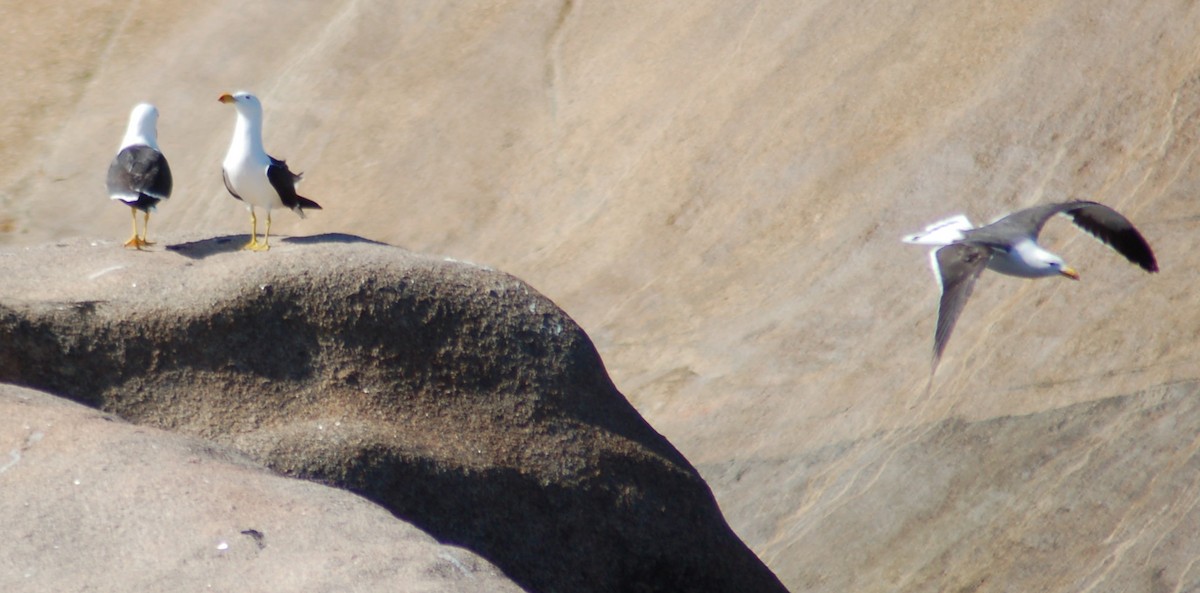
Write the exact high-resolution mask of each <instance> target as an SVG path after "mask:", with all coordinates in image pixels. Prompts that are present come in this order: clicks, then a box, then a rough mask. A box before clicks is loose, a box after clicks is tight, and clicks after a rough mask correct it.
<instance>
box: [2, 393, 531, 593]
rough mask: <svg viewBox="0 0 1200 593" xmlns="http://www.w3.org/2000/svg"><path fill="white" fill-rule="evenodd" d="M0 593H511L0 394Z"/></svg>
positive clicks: (211, 471)
mask: <svg viewBox="0 0 1200 593" xmlns="http://www.w3.org/2000/svg"><path fill="white" fill-rule="evenodd" d="M0 491H2V492H3V493H4V495H3V496H0V517H3V525H4V537H5V545H4V546H2V547H0V590H3V591H7V592H10V593H18V592H29V593H38V592H42V591H103V592H113V593H118V592H120V593H124V592H128V591H144V592H160V591H161V592H168V591H204V590H212V591H243V592H247V593H259V592H261V593H269V592H275V591H346V590H353V591H363V592H364V593H365V592H371V593H375V592H378V593H385V592H386V593H418V592H426V591H447V592H454V593H473V592H474V593H492V592H504V593H517V592H519V591H521V588H520V587H517V586H516V584H514V583H513V582H512V581H510V580H509V579H508V578H507V577H505V576H504V575H503V574H502V573H501V572H500V571H499V570H497V569H496V568H495V567H494V566H492V565H491V564H489V563H488V562H486V561H485V560H483V559H481V558H479V557H478V556H477V555H475V554H472V553H471V552H468V551H466V550H463V549H461V548H455V547H453V546H447V545H444V544H439V543H437V542H436V541H435V540H434V539H433V538H432V537H430V536H429V535H428V534H426V533H423V532H422V531H421V530H419V529H417V528H415V527H413V526H412V525H409V524H407V523H405V522H403V521H397V520H395V519H394V518H392V517H391V515H389V514H388V512H387V511H386V510H384V509H382V508H380V507H379V506H378V505H375V504H372V503H370V502H369V501H366V500H363V499H362V498H361V497H358V496H355V495H353V494H350V493H348V492H345V491H342V490H335V489H332V488H327V487H325V486H321V485H318V484H313V483H311V482H305V481H300V480H290V479H286V478H282V477H280V476H278V475H276V474H273V473H272V472H270V471H269V470H267V469H266V468H264V467H262V466H261V465H258V464H256V463H254V462H252V461H250V460H249V459H247V458H246V457H245V456H244V455H241V454H238V453H236V452H235V451H233V450H231V449H229V448H228V447H222V446H219V445H215V444H213V443H212V442H210V441H205V440H202V439H197V438H194V437H185V436H181V435H177V434H171V433H168V432H165V431H162V430H158V429H154V428H149V427H145V426H134V425H130V424H128V423H126V422H124V421H122V420H120V419H119V418H116V417H115V416H113V415H111V414H104V413H101V412H98V411H96V410H94V409H90V408H86V407H83V406H80V405H78V404H74V403H71V402H68V401H66V400H64V399H62V398H58V397H54V396H51V395H48V394H45V393H41V392H36V391H32V390H28V389H23V388H19V387H13V386H11V385H0Z"/></svg>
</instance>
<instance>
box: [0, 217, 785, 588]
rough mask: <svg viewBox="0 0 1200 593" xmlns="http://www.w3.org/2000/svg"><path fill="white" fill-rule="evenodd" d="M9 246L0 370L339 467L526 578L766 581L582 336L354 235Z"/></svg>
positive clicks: (227, 441)
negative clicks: (254, 246)
mask: <svg viewBox="0 0 1200 593" xmlns="http://www.w3.org/2000/svg"><path fill="white" fill-rule="evenodd" d="M244 242H245V240H244V239H243V238H241V237H238V238H214V239H204V240H198V241H192V242H183V243H179V244H173V245H167V246H166V249H164V250H161V251H157V252H136V251H127V250H121V249H112V248H111V247H109V246H108V245H100V246H95V245H89V244H87V243H83V242H76V243H70V244H62V245H58V246H45V247H41V248H34V249H25V250H20V251H19V252H15V253H14V252H11V251H10V252H9V254H8V255H11V256H12V257H4V258H3V259H2V262H3V264H4V267H5V269H6V271H7V272H8V275H9V278H8V281H7V282H6V283H5V285H4V286H3V287H2V288H0V380H2V381H8V382H13V383H19V384H22V385H28V386H33V387H36V388H39V389H44V390H47V391H49V392H52V393H56V394H61V395H63V396H66V397H70V398H71V399H74V400H77V401H80V402H83V403H87V404H89V405H92V406H96V407H97V408H99V409H101V410H104V411H107V412H111V413H114V414H117V415H118V416H120V417H122V418H125V419H128V420H130V421H132V422H134V423H137V424H141V425H149V426H155V427H160V428H166V429H170V430H173V431H177V432H182V433H186V434H189V435H194V436H198V437H204V438H208V439H211V440H213V441H215V442H218V443H221V444H224V445H229V446H232V447H234V448H236V449H238V450H240V451H242V452H243V453H245V454H247V455H249V456H250V457H252V458H254V459H255V460H258V461H260V462H262V463H264V464H265V465H267V466H268V467H270V468H272V469H275V470H276V471H279V472H281V473H283V474H285V475H289V476H296V477H302V478H308V479H313V480H318V481H321V482H325V483H328V484H332V485H337V486H341V487H345V488H348V489H350V490H352V491H354V492H357V493H360V494H362V495H364V496H366V497H367V498H370V499H371V500H374V501H377V502H379V503H380V504H382V505H383V506H385V507H386V508H388V509H390V510H391V511H393V512H394V513H396V515H398V516H399V517H401V518H404V519H406V520H408V521H411V522H412V523H414V524H415V525H417V526H419V527H421V528H423V529H425V530H426V531H428V532H429V533H431V534H432V535H434V536H435V537H437V538H438V539H439V540H441V541H444V542H449V543H453V544H456V545H461V546H464V547H467V548H469V549H471V550H474V551H476V552H477V553H479V554H481V555H483V556H484V557H485V558H487V559H488V560H490V561H491V562H493V563H494V564H496V565H497V566H499V567H500V568H501V569H503V570H504V571H505V572H506V573H507V574H508V575H510V576H511V577H512V578H513V579H514V580H516V581H517V582H518V583H521V584H522V585H523V586H525V587H528V588H530V589H532V590H536V591H567V590H569V591H597V592H600V591H643V590H645V591H668V590H688V591H697V592H702V591H714V592H715V591H731V592H732V591H782V590H783V587H782V586H781V585H780V584H779V583H778V581H777V580H775V577H774V576H773V575H772V574H771V572H770V571H769V570H767V569H766V568H765V567H764V566H763V565H762V563H761V562H760V561H759V560H758V559H757V558H756V557H755V556H754V554H753V553H751V552H750V551H749V550H748V549H747V548H746V547H745V546H744V545H743V544H742V543H741V541H740V540H738V539H737V537H736V536H735V535H734V534H733V533H732V532H731V531H730V530H729V528H728V527H727V525H726V524H725V521H724V519H723V518H722V516H721V514H720V511H719V510H718V508H717V505H716V502H715V501H714V500H713V498H712V495H711V493H710V492H709V490H708V487H707V486H706V485H705V483H704V481H703V480H702V479H701V478H700V476H699V474H697V473H696V471H695V470H694V469H693V468H692V467H691V465H689V464H688V462H687V460H685V459H684V458H683V457H682V456H681V455H680V454H679V453H678V452H677V451H676V450H675V449H674V448H673V447H672V446H671V445H670V443H668V442H667V441H666V439H664V438H662V437H661V436H660V435H659V434H658V433H657V432H655V431H654V430H653V429H652V428H650V426H649V425H648V424H646V423H645V421H643V420H642V419H641V417H640V416H639V415H638V414H637V412H636V411H635V410H634V409H633V408H632V407H631V406H630V405H629V404H628V402H627V401H626V400H625V398H624V397H623V396H622V395H621V394H620V393H619V392H618V391H617V390H616V388H615V387H613V385H612V383H611V382H610V381H609V379H608V376H607V374H606V372H605V369H604V366H603V364H602V363H601V360H600V357H599V356H598V355H597V353H596V351H595V349H594V348H593V346H592V343H591V341H590V340H589V339H588V337H587V335H586V334H584V332H583V331H582V330H581V329H580V328H579V327H578V326H577V325H576V324H575V323H574V322H573V321H572V320H571V319H570V318H569V317H568V316H567V315H565V314H564V313H563V312H562V311H561V310H560V309H559V308H558V307H556V306H555V305H554V304H553V303H552V302H550V301H549V300H547V299H546V298H545V297H543V296H541V295H540V294H538V293H537V292H536V291H534V290H533V289H531V288H530V287H529V286H528V285H526V284H525V283H523V282H521V281H520V280H518V279H516V278H514V277H512V276H509V275H507V274H503V273H499V272H494V271H491V270H487V269H485V268H481V267H478V266H474V265H470V264H464V263H456V262H446V261H442V260H437V259H433V258H429V257H424V256H418V255H414V254H411V253H409V252H407V251H404V250H402V249H398V248H394V247H389V246H385V245H380V244H376V243H372V242H369V241H365V240H361V239H358V238H355V237H351V236H346V235H327V236H318V237H308V238H304V239H279V240H277V242H276V244H275V247H274V248H273V249H272V250H271V251H270V252H267V253H253V252H245V251H241V250H239V247H240V246H241V244H242V243H244Z"/></svg>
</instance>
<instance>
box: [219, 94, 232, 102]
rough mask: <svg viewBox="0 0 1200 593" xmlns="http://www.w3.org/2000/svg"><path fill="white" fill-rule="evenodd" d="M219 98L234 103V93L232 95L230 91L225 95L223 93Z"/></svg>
mask: <svg viewBox="0 0 1200 593" xmlns="http://www.w3.org/2000/svg"><path fill="white" fill-rule="evenodd" d="M217 100H218V101H220V102H222V103H233V95H231V94H229V93H225V94H224V95H221V98H219V99H217Z"/></svg>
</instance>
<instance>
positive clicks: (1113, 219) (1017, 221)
mask: <svg viewBox="0 0 1200 593" xmlns="http://www.w3.org/2000/svg"><path fill="white" fill-rule="evenodd" d="M1056 214H1062V215H1064V216H1068V217H1070V219H1071V220H1072V221H1073V222H1074V223H1075V224H1076V226H1078V227H1079V228H1081V229H1083V230H1085V231H1087V232H1088V233H1090V234H1091V235H1092V236H1094V237H1096V238H1097V239H1099V240H1100V241H1102V242H1104V243H1105V244H1106V245H1108V246H1109V247H1111V248H1113V249H1114V250H1116V252H1117V253H1120V254H1121V255H1123V256H1125V259H1128V260H1129V261H1130V262H1132V263H1135V264H1137V265H1138V266H1141V268H1142V269H1143V270H1146V271H1147V272H1157V271H1158V262H1157V261H1156V260H1155V258H1154V252H1153V251H1152V250H1151V249H1150V244H1149V243H1147V242H1146V239H1144V238H1143V237H1142V234H1141V233H1140V232H1138V230H1137V228H1135V227H1134V226H1133V223H1131V222H1129V219H1127V218H1125V217H1124V216H1122V215H1121V214H1120V213H1119V212H1117V211H1116V210H1113V209H1112V208H1109V207H1108V206H1105V205H1104V204H1100V203H1097V202H1089V201H1084V200H1076V201H1071V202H1061V203H1057V204H1044V205H1041V206H1034V207H1032V208H1026V209H1024V210H1019V211H1017V212H1013V213H1012V214H1009V215H1008V216H1005V217H1003V218H1001V219H999V220H997V221H996V222H993V223H991V224H988V225H985V226H981V227H978V228H976V227H975V226H974V225H972V224H971V222H970V221H969V220H967V217H966V216H964V215H961V214H960V215H957V216H953V217H951V218H947V219H945V220H941V221H938V222H935V223H933V224H931V225H929V226H928V227H925V230H924V231H923V232H920V233H916V234H912V235H908V236H906V237H904V239H903V240H904V242H905V243H913V244H918V245H936V246H937V247H936V248H934V249H933V250H931V251H930V253H929V259H930V263H931V264H932V267H933V275H934V278H935V279H936V280H937V281H938V285H939V286H940V287H941V289H942V297H941V302H940V303H939V305H938V320H937V329H936V331H935V332H934V336H933V368H934V369H935V370H936V369H937V364H938V361H939V360H940V359H941V357H942V352H944V351H945V349H946V342H947V341H949V339H950V332H951V331H952V330H953V329H954V322H955V321H957V320H958V315H959V313H962V310H963V307H964V306H965V305H966V304H967V299H968V298H970V296H971V291H972V290H973V289H974V288H975V281H976V280H977V279H978V278H979V275H980V274H982V273H983V269H984V268H990V269H991V270H993V271H996V272H1000V273H1001V274H1007V275H1009V276H1017V277H1020V278H1047V277H1052V276H1064V277H1066V278H1070V279H1072V280H1079V273H1078V272H1076V271H1075V269H1074V268H1072V267H1071V266H1068V265H1067V263H1066V262H1065V261H1063V258H1061V257H1059V256H1058V255H1055V254H1054V253H1051V252H1050V251H1047V250H1046V249H1045V248H1044V247H1042V246H1041V245H1039V244H1038V242H1037V238H1038V234H1039V233H1040V232H1041V230H1042V226H1043V225H1044V224H1046V221H1047V220H1049V219H1050V218H1052V217H1053V216H1054V215H1056Z"/></svg>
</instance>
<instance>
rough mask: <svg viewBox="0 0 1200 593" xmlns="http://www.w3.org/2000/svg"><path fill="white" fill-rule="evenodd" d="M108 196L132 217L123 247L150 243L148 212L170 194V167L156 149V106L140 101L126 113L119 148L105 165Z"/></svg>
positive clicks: (141, 245) (138, 247)
mask: <svg viewBox="0 0 1200 593" xmlns="http://www.w3.org/2000/svg"><path fill="white" fill-rule="evenodd" d="M107 185H108V196H109V197H110V198H112V199H114V200H120V201H122V202H124V203H125V205H127V206H129V213H130V215H132V216H133V236H132V237H130V238H129V240H128V241H126V242H125V246H126V247H135V248H137V249H141V248H142V247H145V246H147V245H153V243H151V242H150V241H148V240H147V239H146V229H147V227H149V225H150V213H151V212H153V211H154V209H155V206H157V205H158V202H159V201H161V200H165V199H167V198H169V197H171V167H169V166H168V165H167V157H164V156H163V153H162V151H160V150H159V149H158V109H156V108H155V107H154V106H153V105H151V104H149V103H139V104H138V105H137V106H135V107H134V108H133V111H132V112H131V113H130V114H129V125H128V127H126V128H125V137H124V138H122V139H121V148H120V150H118V151H117V156H115V157H113V160H112V164H110V165H109V166H108V183H107ZM138 210H141V211H142V213H143V215H144V218H143V221H142V234H141V236H138V228H137V211H138Z"/></svg>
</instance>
